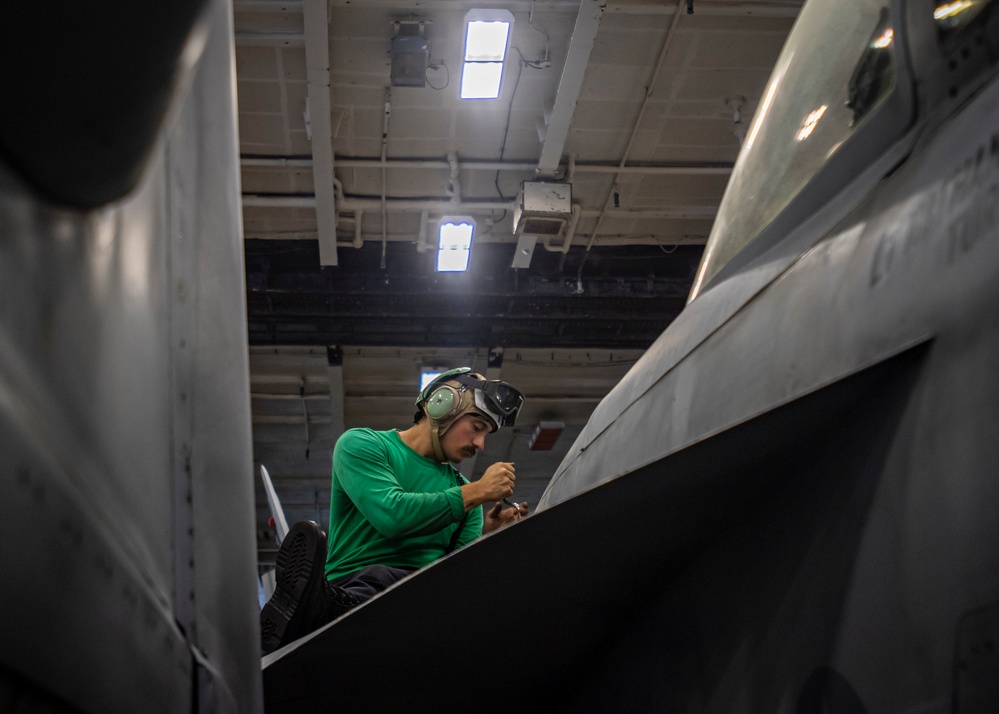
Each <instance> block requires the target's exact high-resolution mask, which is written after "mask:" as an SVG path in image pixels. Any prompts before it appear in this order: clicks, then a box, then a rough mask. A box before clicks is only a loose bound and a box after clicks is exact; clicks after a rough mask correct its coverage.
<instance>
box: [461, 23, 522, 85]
mask: <svg viewBox="0 0 999 714" xmlns="http://www.w3.org/2000/svg"><path fill="white" fill-rule="evenodd" d="M512 28H513V14H512V13H511V12H510V11H509V10H470V11H469V12H468V13H467V14H466V15H465V61H464V64H463V66H462V70H461V90H460V96H461V98H462V99H496V98H497V97H499V94H500V85H501V83H502V81H503V62H504V60H505V59H506V48H507V46H508V44H509V42H510V32H511V30H512Z"/></svg>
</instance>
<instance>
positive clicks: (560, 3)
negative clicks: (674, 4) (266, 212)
mask: <svg viewBox="0 0 999 714" xmlns="http://www.w3.org/2000/svg"><path fill="white" fill-rule="evenodd" d="M243 2H249V3H250V4H260V2H261V0H243ZM243 2H240V0H237V1H236V3H235V8H236V10H237V11H238V10H239V9H240V6H241V5H242V4H243ZM292 2H294V0H292ZM802 2H803V0H756V2H745V3H743V2H731V1H729V2H725V1H724V0H720V1H718V2H711V3H709V4H702V5H698V7H697V14H698V15H716V16H724V17H741V16H744V15H756V16H763V17H795V16H796V15H797V13H798V11H799V10H800V9H801V4H802ZM274 4H275V6H280V5H278V3H274ZM331 4H332V6H333V7H344V8H351V9H352V8H355V7H357V4H358V3H357V0H331ZM281 5H283V3H281ZM606 5H607V12H613V13H620V14H622V15H669V14H670V13H671V12H673V9H672V8H668V7H662V5H659V4H650V3H649V2H648V0H634V1H633V2H628V0H620V1H619V2H608V3H606ZM413 6H414V3H413V0H365V3H364V7H366V8H378V9H380V10H407V11H412V9H413ZM684 6H685V7H686V3H684ZM419 7H420V10H428V11H429V10H454V9H456V8H457V9H460V10H468V9H471V8H473V7H481V3H478V2H472V1H471V0H420V3H419ZM503 7H504V8H506V9H508V10H510V11H511V12H529V11H531V10H536V11H542V12H566V13H569V12H577V11H578V10H579V0H505V2H504V3H503ZM684 12H686V9H684Z"/></svg>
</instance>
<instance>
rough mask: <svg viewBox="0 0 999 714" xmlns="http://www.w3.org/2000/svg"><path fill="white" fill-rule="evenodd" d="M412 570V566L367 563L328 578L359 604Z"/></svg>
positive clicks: (331, 583)
mask: <svg viewBox="0 0 999 714" xmlns="http://www.w3.org/2000/svg"><path fill="white" fill-rule="evenodd" d="M413 570H414V569H413V568H393V567H390V566H388V565H369V566H368V567H366V568H361V569H360V570H358V571H357V572H355V573H350V574H349V575H344V576H341V577H339V578H335V579H333V580H330V585H333V586H334V587H337V588H340V589H341V590H346V591H347V592H348V593H350V594H351V595H353V596H354V597H355V598H357V601H358V604H360V603H362V602H365V601H367V600H370V599H371V598H373V597H374V596H375V595H377V594H378V593H380V592H381V591H382V590H385V589H387V588H388V587H389V586H391V585H394V584H395V583H397V582H399V581H400V580H402V579H403V578H404V577H406V576H407V575H409V574H410V573H412V572H413Z"/></svg>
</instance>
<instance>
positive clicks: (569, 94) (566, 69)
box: [537, 0, 607, 178]
mask: <svg viewBox="0 0 999 714" xmlns="http://www.w3.org/2000/svg"><path fill="white" fill-rule="evenodd" d="M606 7H607V3H606V2H605V0H582V1H581V2H580V5H579V14H578V15H576V25H575V27H574V28H573V30H572V40H571V41H570V42H569V50H568V52H567V53H566V58H565V65H564V66H563V69H562V77H561V78H560V79H559V83H558V94H556V95H555V106H554V108H553V109H552V118H551V121H550V122H549V123H548V131H547V132H546V133H545V142H544V145H543V146H542V147H541V156H540V158H539V159H538V169H537V176H539V177H541V178H554V177H555V172H556V171H557V170H558V167H559V164H560V163H562V150H563V149H564V148H565V141H566V139H567V138H568V137H569V127H570V126H572V115H573V114H574V113H575V111H576V101H577V100H578V99H579V90H580V88H581V87H582V86H583V76H584V75H585V74H586V67H587V65H589V63H590V51H591V50H592V49H593V43H594V41H595V40H596V38H597V29H598V28H599V27H600V18H601V17H603V14H604V9H605V8H606Z"/></svg>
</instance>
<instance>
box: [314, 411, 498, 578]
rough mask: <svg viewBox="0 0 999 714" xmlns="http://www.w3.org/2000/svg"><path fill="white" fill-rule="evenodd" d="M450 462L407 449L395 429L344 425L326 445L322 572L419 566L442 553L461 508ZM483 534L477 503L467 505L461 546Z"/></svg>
mask: <svg viewBox="0 0 999 714" xmlns="http://www.w3.org/2000/svg"><path fill="white" fill-rule="evenodd" d="M465 483H468V481H467V480H466V479H465V478H464V477H463V476H462V475H461V474H460V473H458V471H457V470H456V469H455V468H454V467H453V466H451V465H450V464H442V463H440V462H437V461H434V460H433V459H428V458H426V457H425V456H421V455H420V454H418V453H416V452H415V451H413V450H412V449H411V448H409V447H408V446H407V445H406V444H405V443H404V442H403V441H402V439H401V438H400V437H399V433H398V432H397V431H396V430H394V429H392V430H390V431H374V430H372V429H350V430H348V431H347V432H345V433H344V434H343V436H341V437H340V439H339V440H338V441H337V443H336V446H335V447H334V449H333V487H332V491H331V494H330V526H329V549H328V551H327V555H326V577H327V578H329V579H331V580H332V579H333V578H338V577H340V576H342V575H347V574H349V573H353V572H355V571H357V570H360V569H361V568H363V567H366V566H368V565H376V564H380V565H390V566H393V567H397V568H422V567H423V566H425V565H429V564H430V563H432V562H433V561H435V560H437V559H438V558H440V557H441V556H442V555H444V551H445V549H446V548H447V546H448V543H449V542H450V540H451V535H452V533H454V530H455V529H456V528H457V527H458V523H459V522H460V521H461V519H462V516H464V513H465V507H464V501H463V499H462V496H461V486H460V484H465ZM480 535H482V509H481V508H473V509H472V510H471V511H469V512H468V519H467V520H466V522H465V526H464V528H463V529H462V531H461V535H460V536H459V538H458V544H457V547H461V546H463V545H466V544H467V543H470V542H471V541H473V540H475V539H476V538H477V537H479V536H480Z"/></svg>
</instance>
